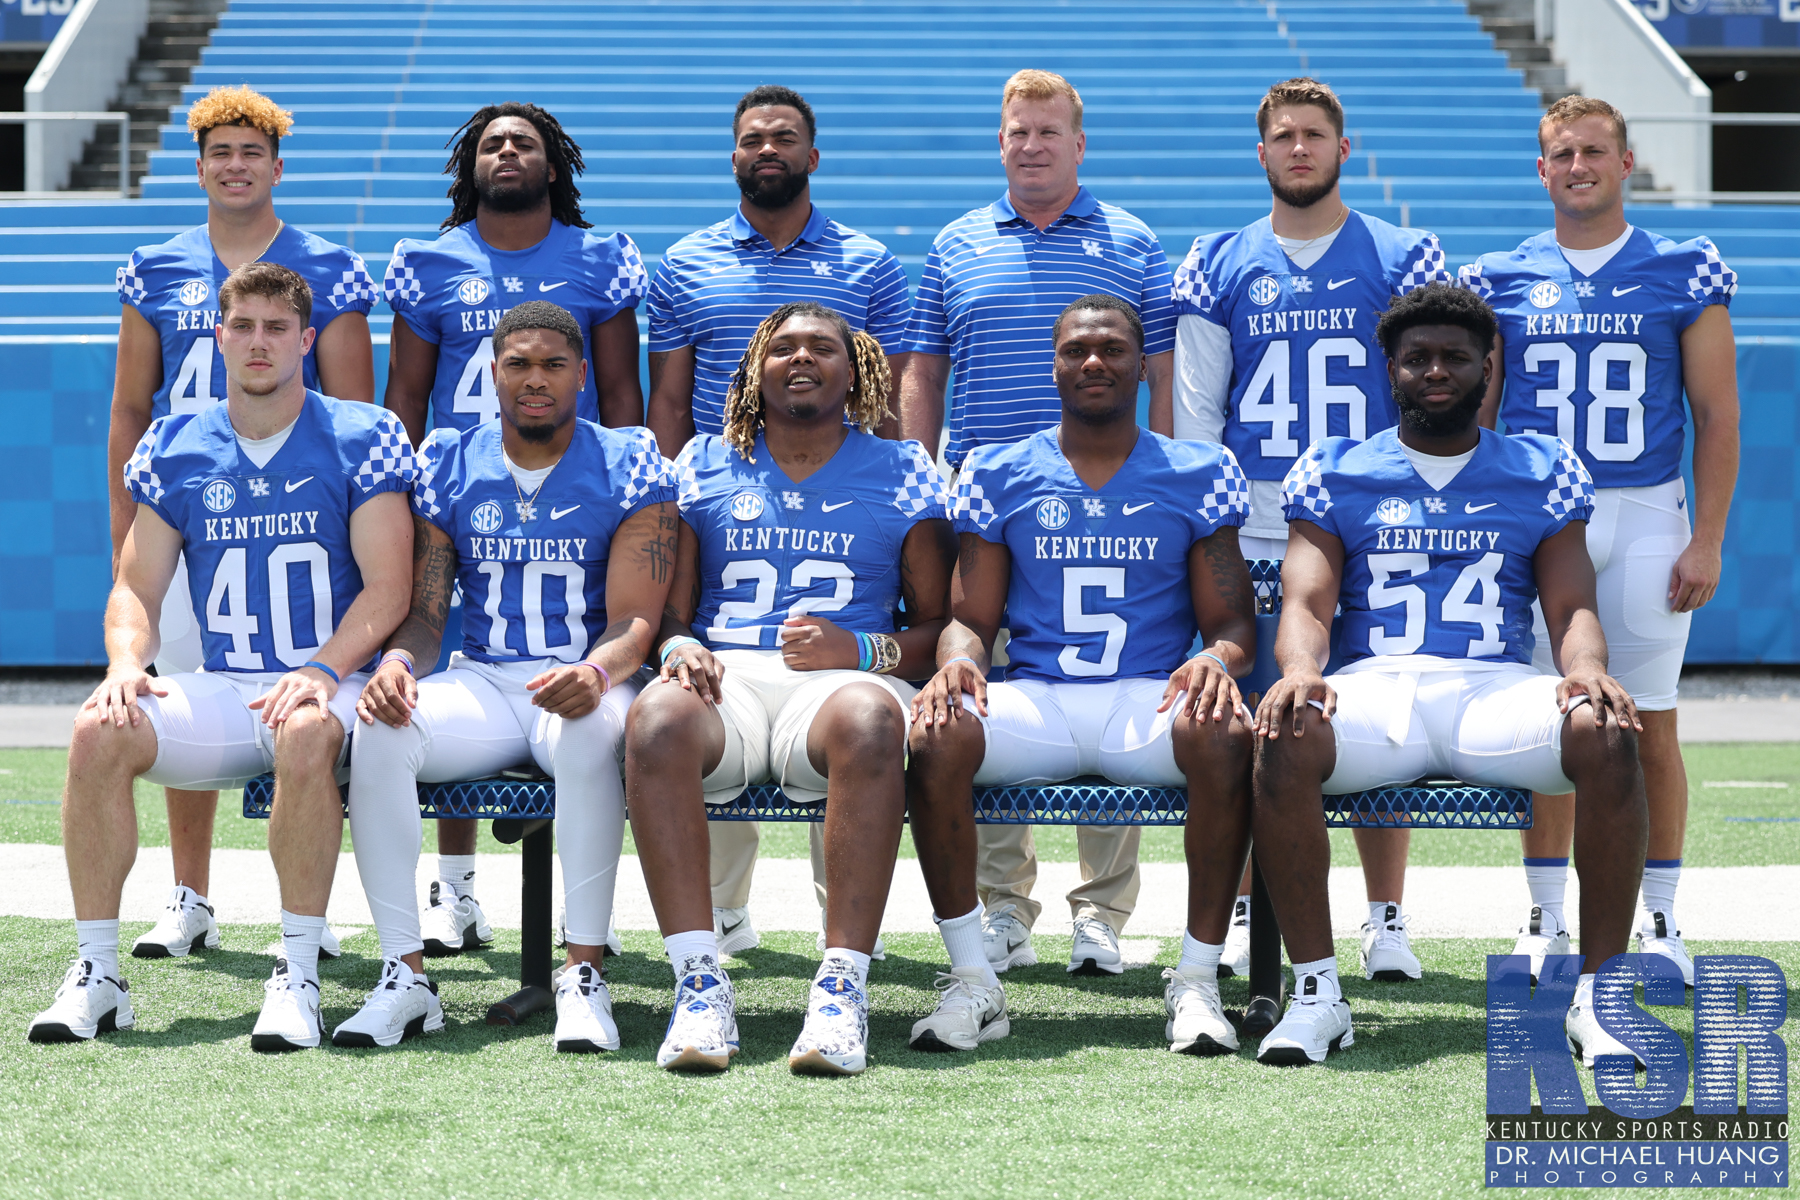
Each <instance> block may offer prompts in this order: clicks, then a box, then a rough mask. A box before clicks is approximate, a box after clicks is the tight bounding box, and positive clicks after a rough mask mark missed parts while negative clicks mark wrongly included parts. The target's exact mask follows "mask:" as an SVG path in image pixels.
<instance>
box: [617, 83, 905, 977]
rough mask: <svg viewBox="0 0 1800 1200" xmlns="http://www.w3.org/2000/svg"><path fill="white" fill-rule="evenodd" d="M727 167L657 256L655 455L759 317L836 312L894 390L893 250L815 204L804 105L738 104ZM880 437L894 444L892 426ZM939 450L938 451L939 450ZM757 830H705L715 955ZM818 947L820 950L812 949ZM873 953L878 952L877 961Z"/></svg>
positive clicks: (816, 847)
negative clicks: (710, 208) (727, 204)
mask: <svg viewBox="0 0 1800 1200" xmlns="http://www.w3.org/2000/svg"><path fill="white" fill-rule="evenodd" d="M731 127H732V133H733V136H734V137H735V139H736V146H735V147H734V148H733V150H732V152H731V168H732V172H733V174H735V175H736V176H737V184H738V190H739V191H741V192H742V193H743V200H742V201H741V202H740V203H739V204H738V207H737V211H736V212H733V213H732V214H731V216H730V217H729V218H727V219H726V220H723V221H720V222H719V223H718V224H717V225H710V226H708V227H707V228H705V229H701V230H698V231H697V232H694V233H690V234H689V235H688V236H686V237H684V238H682V239H681V240H680V241H679V242H676V243H675V244H674V245H673V246H671V247H669V249H668V250H667V251H666V252H665V253H664V254H663V256H662V263H661V265H659V266H658V267H657V268H656V279H655V280H654V281H653V282H652V283H651V285H650V296H649V300H648V302H647V304H646V308H647V309H648V310H649V314H650V402H649V405H648V414H647V415H648V420H649V425H650V429H651V432H653V433H654V434H655V435H656V444H657V446H658V447H660V448H661V450H662V452H663V454H664V456H666V457H668V458H674V457H675V456H676V455H677V454H679V453H681V448H682V447H683V446H685V445H686V444H687V442H688V439H689V438H691V437H693V436H694V435H695V434H696V433H721V432H723V429H724V414H725V393H726V391H727V390H728V389H729V388H730V386H731V377H732V375H733V374H734V373H735V372H736V371H737V368H738V361H739V360H740V359H741V358H743V355H744V349H745V347H747V346H748V345H749V344H750V336H751V335H752V334H753V333H755V332H756V327H757V326H758V325H759V324H761V323H762V320H763V318H764V317H766V316H768V315H769V314H770V313H771V312H773V311H775V309H777V308H779V307H780V306H782V305H783V304H786V303H788V302H790V301H794V300H812V301H815V302H817V303H819V304H823V305H825V306H826V307H828V308H831V309H834V310H836V311H837V312H838V313H840V314H842V316H843V317H844V319H845V320H847V321H849V322H850V327H851V328H852V329H855V330H865V331H867V332H868V333H870V334H872V335H873V336H874V337H875V340H876V341H878V342H880V343H881V344H882V346H883V348H885V349H886V350H887V351H888V367H889V369H891V370H892V371H893V374H894V382H895V384H898V383H899V382H900V380H901V378H902V377H903V371H902V367H903V365H904V363H905V359H906V356H905V355H904V354H902V353H900V348H901V342H902V341H904V340H905V336H906V326H907V318H908V316H909V315H910V312H911V307H912V298H911V295H910V293H909V291H908V289H907V284H906V272H905V271H903V270H902V269H901V267H900V262H899V260H898V259H896V258H895V257H894V255H893V253H892V252H891V251H890V250H889V249H888V248H887V247H886V246H884V245H882V244H881V243H880V242H878V241H876V240H875V239H874V238H872V237H869V236H868V235H867V234H862V233H858V232H857V231H856V230H854V229H851V228H849V227H848V226H845V225H840V224H839V223H838V222H836V221H833V220H831V219H830V218H828V217H826V215H825V214H824V213H822V212H820V211H819V210H818V209H816V208H814V207H813V203H812V192H811V187H810V181H811V176H812V173H813V172H814V171H816V170H818V168H819V151H818V149H817V148H816V147H815V146H814V145H813V142H814V138H815V136H816V135H817V133H818V123H817V122H816V121H815V120H814V118H813V110H812V106H811V105H809V104H807V102H806V100H805V99H804V98H803V97H802V96H801V95H800V94H799V93H798V92H796V91H794V90H793V89H791V88H785V87H776V86H770V85H764V86H762V87H758V88H755V89H753V90H751V91H750V92H748V93H746V94H745V95H744V98H743V99H741V100H739V101H738V105H737V112H736V113H735V114H734V115H733V117H732V125H731ZM878 432H880V433H882V434H883V435H884V436H886V437H893V436H894V435H895V434H896V433H898V432H899V422H898V421H897V420H894V419H890V420H888V421H887V422H885V423H884V424H883V426H882V427H881V429H880V430H878ZM935 445H936V443H933V446H934V448H935ZM820 833H821V827H820V826H818V825H814V826H812V862H813V883H814V887H815V890H816V892H817V893H818V899H819V908H820V910H821V912H822V911H823V909H824V907H825V853H824V844H823V842H822V840H821V838H820ZM760 840H761V838H760V833H759V830H758V827H757V825H755V824H754V823H752V822H744V821H720V822H716V823H714V825H713V827H712V887H713V932H714V933H715V934H717V935H718V938H719V949H720V951H721V953H724V954H736V953H739V952H741V951H743V950H748V949H750V948H751V947H753V946H755V945H756V943H757V935H756V929H755V927H754V926H753V925H752V924H751V923H750V912H749V903H750V876H751V873H752V872H753V871H754V869H755V867H756V849H757V845H758V843H759V841H760ZM820 949H824V943H823V942H821V943H820ZM881 954H882V947H881V945H880V943H879V942H877V943H876V955H877V957H880V956H881Z"/></svg>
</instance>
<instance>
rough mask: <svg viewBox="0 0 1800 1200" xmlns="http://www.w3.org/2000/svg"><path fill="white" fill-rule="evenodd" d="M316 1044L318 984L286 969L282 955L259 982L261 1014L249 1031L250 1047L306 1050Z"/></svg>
mask: <svg viewBox="0 0 1800 1200" xmlns="http://www.w3.org/2000/svg"><path fill="white" fill-rule="evenodd" d="M318 1044H319V985H318V984H316V983H313V982H311V981H310V980H307V979H302V978H301V977H300V976H298V975H295V974H292V973H290V972H289V971H288V962H287V959H285V958H278V959H276V960H275V970H274V973H272V974H271V975H270V976H269V978H268V982H266V983H264V984H263V1006H262V1013H261V1015H259V1016H258V1017H257V1018H256V1028H254V1029H252V1030H251V1031H250V1048H251V1049H252V1050H263V1051H277V1050H308V1049H311V1048H312V1047H314V1046H317V1045H318Z"/></svg>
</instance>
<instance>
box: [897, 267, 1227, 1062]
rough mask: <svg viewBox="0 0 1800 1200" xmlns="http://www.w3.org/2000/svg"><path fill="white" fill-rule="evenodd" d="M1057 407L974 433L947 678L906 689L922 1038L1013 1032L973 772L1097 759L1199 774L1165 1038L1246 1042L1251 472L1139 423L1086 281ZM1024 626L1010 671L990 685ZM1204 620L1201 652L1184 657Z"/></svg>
mask: <svg viewBox="0 0 1800 1200" xmlns="http://www.w3.org/2000/svg"><path fill="white" fill-rule="evenodd" d="M1051 336H1052V343H1053V346H1054V357H1053V372H1054V377H1055V380H1056V389H1057V392H1058V393H1059V394H1060V395H1061V397H1062V422H1061V424H1059V425H1057V426H1055V427H1054V428H1051V429H1046V430H1044V431H1042V432H1040V433H1036V434H1033V435H1032V436H1031V437H1028V438H1026V439H1025V440H1024V441H1022V442H1013V443H1010V444H996V445H990V446H983V447H981V448H979V449H977V450H976V451H975V452H974V453H972V454H971V455H970V456H969V458H968V461H967V462H965V463H964V464H963V469H962V474H961V475H960V476H958V478H957V484H956V496H955V499H954V501H953V504H952V519H953V521H954V522H955V526H956V530H957V533H958V535H959V536H960V538H961V542H962V546H961V554H960V557H959V558H958V560H957V565H956V572H955V575H954V576H953V578H952V582H951V589H950V595H951V621H950V623H949V625H947V626H946V627H945V629H944V633H943V636H942V637H940V638H939V639H938V646H937V661H938V663H939V669H938V672H937V674H936V675H934V676H932V678H931V680H930V681H929V682H928V683H926V685H925V686H924V688H923V689H922V690H921V691H920V692H919V695H918V696H917V698H915V700H914V701H913V706H912V715H913V725H912V730H911V736H910V748H911V752H912V761H911V765H910V767H909V768H908V770H907V805H908V809H909V812H910V814H911V820H912V835H913V843H914V845H915V846H916V847H917V849H918V855H919V867H920V869H921V870H922V871H923V872H924V875H925V885H926V888H927V889H928V890H929V892H930V895H931V905H932V909H933V912H934V913H935V917H936V920H937V923H938V930H939V931H940V932H941V933H942V935H943V938H944V947H945V949H946V950H947V951H948V952H949V956H950V971H949V973H948V975H944V976H940V978H939V985H938V986H939V988H940V989H941V995H940V998H939V1000H938V1005H937V1010H936V1011H935V1012H933V1013H932V1014H931V1015H930V1016H928V1017H926V1018H924V1019H923V1020H921V1021H919V1022H918V1024H916V1025H914V1026H913V1031H912V1042H911V1044H912V1047H913V1048H914V1049H915V1050H973V1049H974V1048H975V1047H976V1046H977V1045H979V1044H980V1043H982V1042H986V1041H991V1040H993V1039H995V1038H1002V1037H1005V1036H1006V1035H1007V1034H1008V1033H1009V1032H1010V1029H1011V1025H1010V1022H1009V1019H1008V1017H1007V1012H1006V997H1005V994H1004V992H1003V991H1002V989H1001V986H1000V980H999V977H998V976H997V975H996V974H995V973H994V970H993V968H992V966H991V965H990V964H989V963H988V960H987V957H986V955H985V953H984V951H983V948H982V905H981V902H980V900H979V898H978V897H977V895H976V887H975V825H974V811H973V794H972V790H971V789H972V788H973V786H974V785H976V784H981V785H983V786H994V785H1009V784H1044V783H1057V782H1061V781H1063V780H1066V779H1072V778H1074V777H1076V776H1078V775H1104V776H1105V777H1106V778H1108V779H1110V780H1112V781H1113V782H1114V783H1118V784H1126V785H1136V786H1146V787H1183V786H1184V787H1186V788H1187V789H1188V820H1187V832H1186V850H1187V863H1188V918H1187V931H1186V934H1185V935H1184V937H1183V938H1182V950H1181V963H1180V965H1179V966H1178V967H1177V968H1175V969H1174V970H1169V971H1165V972H1164V973H1163V974H1164V977H1165V978H1166V979H1167V980H1168V984H1167V987H1166V988H1165V990H1164V996H1163V999H1164V1004H1165V1007H1166V1008H1167V1011H1168V1018H1169V1020H1168V1027H1167V1031H1166V1036H1167V1037H1168V1038H1169V1042H1170V1048H1171V1049H1173V1050H1178V1051H1181V1052H1183V1053H1188V1054H1224V1053H1229V1052H1230V1051H1233V1050H1236V1049H1237V1044H1238V1043H1237V1035H1236V1033H1235V1032H1234V1031H1233V1029H1232V1026H1231V1024H1230V1023H1229V1022H1228V1021H1227V1020H1226V1019H1225V1015H1224V1013H1223V1012H1222V1011H1221V1009H1220V1007H1219V980H1218V971H1219V955H1220V952H1221V950H1222V949H1223V946H1224V942H1225V934H1226V930H1227V928H1228V927H1229V925H1230V923H1231V913H1232V904H1233V901H1234V899H1235V898H1236V895H1237V881H1238V875H1239V873H1240V872H1241V871H1242V870H1243V867H1244V859H1245V856H1246V854H1247V853H1248V850H1249V841H1250V745H1251V735H1250V712H1249V710H1248V709H1246V708H1245V707H1244V706H1243V703H1242V701H1241V699H1240V698H1239V694H1238V688H1237V683H1236V682H1235V678H1236V677H1237V676H1240V675H1243V674H1245V673H1246V672H1248V671H1249V670H1250V668H1251V666H1252V664H1253V663H1254V662H1255V658H1256V644H1255V637H1256V615H1255V600H1254V593H1253V591H1252V589H1251V585H1250V573H1249V571H1248V569H1247V568H1246V567H1245V564H1244V556H1243V553H1242V552H1241V551H1240V550H1239V548H1238V540H1237V530H1238V526H1239V525H1241V524H1243V521H1244V517H1245V515H1246V513H1247V512H1248V498H1249V487H1248V485H1247V484H1246V483H1245V481H1244V476H1243V473H1242V472H1241V471H1239V470H1238V465H1237V460H1236V459H1235V458H1234V457H1233V456H1232V453H1231V451H1229V450H1227V449H1225V448H1224V447H1223V446H1220V445H1218V444H1217V443H1215V442H1178V441H1175V440H1173V439H1171V438H1166V437H1163V436H1161V435H1160V434H1156V433H1152V432H1151V431H1149V430H1147V429H1140V428H1139V427H1138V424H1137V395H1138V383H1139V381H1140V380H1142V379H1143V378H1144V354H1143V346H1144V331H1143V325H1142V323H1141V322H1140V321H1139V319H1138V315H1137V313H1136V311H1135V310H1133V309H1132V307H1131V306H1130V305H1129V304H1127V303H1125V302H1124V301H1123V300H1119V299H1117V298H1115V297H1113V296H1107V295H1094V296H1086V297H1084V298H1082V299H1080V300H1077V301H1075V302H1074V303H1073V304H1071V305H1069V306H1068V307H1067V308H1066V309H1064V310H1063V312H1062V315H1061V316H1059V317H1058V318H1057V320H1056V325H1055V328H1054V330H1053V332H1052V335H1051ZM1003 620H1004V621H1005V622H1006V623H1007V624H1009V625H1010V626H1011V629H1012V640H1011V641H1010V642H1008V643H1007V654H1008V655H1010V656H1011V663H1010V665H1009V666H1008V667H1007V674H1006V682H1004V683H992V684H990V683H988V682H987V669H988V665H989V662H990V661H991V660H990V655H991V654H992V652H993V646H994V636H995V634H996V632H997V631H998V630H999V628H1000V626H1001V623H1002V621H1003ZM1196 631H1198V632H1199V633H1200V635H1201V638H1202V647H1203V648H1202V649H1201V650H1200V651H1199V653H1198V654H1196V655H1194V656H1193V657H1188V651H1189V648H1190V647H1191V646H1192V645H1193V643H1194V635H1195V633H1196Z"/></svg>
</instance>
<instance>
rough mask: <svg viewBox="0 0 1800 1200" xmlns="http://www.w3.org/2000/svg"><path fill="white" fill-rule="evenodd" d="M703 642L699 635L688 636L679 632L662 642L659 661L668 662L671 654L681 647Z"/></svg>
mask: <svg viewBox="0 0 1800 1200" xmlns="http://www.w3.org/2000/svg"><path fill="white" fill-rule="evenodd" d="M701 644H702V643H701V641H700V639H699V638H697V637H687V636H685V635H682V634H677V635H676V636H674V637H672V638H670V639H669V640H668V641H666V642H664V643H663V644H662V653H661V655H660V656H659V657H658V659H657V662H658V663H667V662H668V661H669V655H671V654H673V653H675V651H677V650H679V649H681V648H682V647H683V646H698V645H701Z"/></svg>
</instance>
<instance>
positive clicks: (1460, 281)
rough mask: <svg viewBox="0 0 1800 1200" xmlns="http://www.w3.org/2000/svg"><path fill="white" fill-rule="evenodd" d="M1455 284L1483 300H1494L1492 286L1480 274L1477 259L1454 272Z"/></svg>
mask: <svg viewBox="0 0 1800 1200" xmlns="http://www.w3.org/2000/svg"><path fill="white" fill-rule="evenodd" d="M1456 282H1457V285H1458V286H1460V287H1465V288H1467V289H1469V290H1470V291H1471V292H1474V293H1475V294H1476V295H1477V296H1480V297H1481V298H1482V299H1483V300H1492V299H1493V298H1494V285H1493V284H1492V283H1490V282H1488V277H1487V276H1486V275H1484V274H1482V272H1481V261H1480V260H1479V259H1477V260H1476V261H1474V262H1472V263H1464V264H1463V265H1462V266H1461V267H1460V268H1458V269H1457V272H1456Z"/></svg>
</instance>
